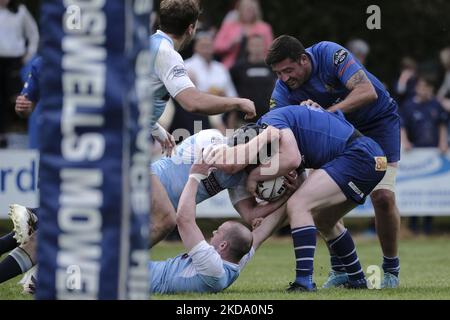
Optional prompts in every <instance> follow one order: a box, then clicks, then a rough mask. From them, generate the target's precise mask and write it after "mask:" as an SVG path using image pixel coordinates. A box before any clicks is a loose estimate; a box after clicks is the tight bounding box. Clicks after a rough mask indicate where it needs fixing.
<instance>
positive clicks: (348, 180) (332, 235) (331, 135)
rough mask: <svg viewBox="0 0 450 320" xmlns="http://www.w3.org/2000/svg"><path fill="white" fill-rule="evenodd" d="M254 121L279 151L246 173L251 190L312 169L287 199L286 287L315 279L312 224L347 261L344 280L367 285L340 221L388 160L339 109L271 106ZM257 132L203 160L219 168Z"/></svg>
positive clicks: (302, 286)
mask: <svg viewBox="0 0 450 320" xmlns="http://www.w3.org/2000/svg"><path fill="white" fill-rule="evenodd" d="M258 124H260V125H264V126H267V129H266V130H264V131H263V133H262V134H264V133H266V134H268V135H272V136H279V146H278V155H274V156H272V158H271V159H270V162H269V163H268V164H266V165H262V166H258V167H257V168H255V169H253V170H252V172H251V173H250V174H249V177H248V179H247V189H248V191H249V192H251V193H252V194H254V193H255V190H256V186H257V182H258V181H265V180H269V179H272V178H273V177H275V176H282V175H285V174H286V173H287V172H290V171H292V170H295V169H297V168H298V167H300V166H302V167H304V168H311V169H316V170H315V171H314V172H313V173H312V174H311V175H310V176H308V178H307V179H306V180H305V182H304V183H303V184H302V185H301V187H300V188H299V189H298V190H297V191H296V192H295V193H294V194H293V195H292V196H291V197H290V198H289V200H288V201H287V204H286V211H287V214H288V217H289V222H290V225H291V233H292V239H293V243H294V251H295V257H296V278H295V281H294V282H293V283H291V284H290V286H289V288H288V291H313V290H315V288H316V286H315V284H314V283H313V261H314V252H315V248H316V226H317V229H318V230H319V231H320V233H321V234H322V236H323V237H324V238H325V239H326V240H327V241H328V244H329V246H330V247H331V248H332V249H333V250H334V252H335V253H336V255H337V256H338V257H339V258H340V259H341V260H342V262H343V264H344V265H345V269H346V272H347V274H348V281H347V282H346V286H347V287H349V288H367V283H366V280H365V276H364V272H363V270H362V268H361V264H360V262H359V259H358V257H357V254H356V250H355V245H354V243H353V240H352V238H351V236H350V234H349V233H348V231H347V230H346V229H345V228H344V227H343V226H342V225H341V224H340V223H338V221H339V219H341V218H342V217H343V216H344V215H345V214H346V213H348V212H349V211H350V210H351V209H353V208H354V207H356V206H357V205H358V204H362V203H364V201H365V198H366V196H367V195H369V194H370V193H371V191H372V190H373V188H374V187H375V186H376V185H377V184H378V183H379V182H380V180H381V179H382V178H383V176H384V174H385V171H386V166H387V162H386V157H385V155H384V152H383V150H382V149H381V147H380V146H379V145H378V144H377V143H376V142H375V141H373V140H372V139H370V138H368V137H364V136H362V135H361V134H360V133H359V132H358V131H357V130H355V129H354V127H353V126H352V125H351V124H350V123H349V122H347V121H346V120H345V119H344V117H343V115H342V113H330V112H326V111H324V110H323V109H322V108H314V107H310V106H305V107H302V108H299V107H298V106H287V107H284V108H279V109H274V110H272V111H270V112H269V113H267V114H266V115H264V116H263V117H261V119H260V120H259V121H258ZM259 137H260V136H258V137H257V138H255V139H252V140H251V141H250V142H248V143H247V144H244V145H238V146H236V147H233V148H222V149H216V150H212V151H211V152H210V153H209V154H208V155H207V157H206V161H207V163H209V164H211V165H213V166H215V167H217V168H221V167H222V164H223V163H229V162H230V159H234V156H235V154H239V153H242V152H246V153H251V150H252V149H254V145H255V144H256V145H257V144H258V143H259V141H258V140H259ZM264 140H265V138H263V139H262V141H264ZM295 145H297V148H295V147H293V146H295ZM246 160H248V159H246ZM245 166H246V164H245V163H244V164H236V169H242V168H243V167H245ZM269 166H270V167H272V168H276V172H273V173H272V174H263V173H264V172H263V170H266V169H267V168H268V167H269Z"/></svg>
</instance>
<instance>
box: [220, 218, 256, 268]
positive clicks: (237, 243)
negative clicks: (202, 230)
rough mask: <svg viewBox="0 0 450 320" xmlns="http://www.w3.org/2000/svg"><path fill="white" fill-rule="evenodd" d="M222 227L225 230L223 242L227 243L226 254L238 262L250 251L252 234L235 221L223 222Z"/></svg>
mask: <svg viewBox="0 0 450 320" xmlns="http://www.w3.org/2000/svg"><path fill="white" fill-rule="evenodd" d="M223 226H224V227H225V228H226V229H225V236H224V238H225V239H224V240H226V241H228V243H229V249H228V250H229V251H228V254H229V256H231V257H232V258H233V260H235V261H238V260H240V259H241V258H242V257H243V256H244V255H246V254H247V253H248V252H249V251H250V249H251V247H252V244H253V234H252V232H251V231H250V230H249V229H248V228H247V227H246V226H244V225H243V224H242V223H239V222H236V221H228V222H225V223H224V224H223Z"/></svg>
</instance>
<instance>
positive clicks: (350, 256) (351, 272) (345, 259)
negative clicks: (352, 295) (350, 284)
mask: <svg viewBox="0 0 450 320" xmlns="http://www.w3.org/2000/svg"><path fill="white" fill-rule="evenodd" d="M328 245H329V246H330V247H331V249H332V250H333V251H334V253H335V254H336V255H337V256H338V258H339V260H340V261H341V263H342V264H343V265H344V267H345V271H346V272H347V274H348V276H349V278H350V280H351V281H358V280H361V279H364V272H363V270H362V267H361V263H360V262H359V258H358V255H357V253H356V248H355V243H354V242H353V239H352V237H351V235H350V233H349V232H348V231H347V229H346V230H344V232H342V234H340V235H339V237H337V238H336V239H334V240H330V241H329V242H328Z"/></svg>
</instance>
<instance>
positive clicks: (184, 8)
mask: <svg viewBox="0 0 450 320" xmlns="http://www.w3.org/2000/svg"><path fill="white" fill-rule="evenodd" d="M199 14H200V9H199V6H198V3H197V1H195V0H163V1H162V2H161V5H160V12H159V19H160V29H159V30H158V31H157V32H156V33H155V34H153V35H152V36H151V37H150V53H151V54H150V56H151V68H152V69H151V76H150V82H151V88H152V90H153V118H152V123H151V125H152V127H153V128H152V136H153V137H154V138H155V139H156V140H157V141H158V142H160V144H161V145H162V147H163V150H164V149H165V150H166V151H167V154H168V155H170V151H171V150H172V148H173V147H174V146H175V144H174V141H173V138H172V136H171V135H170V134H168V133H167V132H166V131H165V130H164V129H163V128H162V127H161V126H160V125H159V124H158V123H157V121H158V119H159V118H160V117H161V115H162V114H163V112H164V109H165V107H166V103H167V101H168V100H169V98H170V97H172V98H173V99H175V100H176V101H177V102H178V103H179V104H180V105H181V107H183V108H184V109H185V110H186V111H189V112H197V113H202V114H210V115H213V114H219V113H223V112H228V111H232V110H239V111H242V112H244V113H245V115H246V118H247V119H251V118H254V117H255V116H256V111H255V105H254V103H253V102H252V101H251V100H248V99H242V98H227V97H219V96H215V95H211V94H207V93H203V92H201V91H199V90H197V89H196V88H195V86H194V84H193V83H192V81H191V80H190V78H189V76H188V73H187V71H186V67H185V65H184V61H183V58H182V57H181V55H180V54H179V53H178V51H180V50H182V49H183V48H184V47H185V46H186V45H188V44H189V43H190V42H191V40H192V39H193V38H194V36H195V32H196V28H197V20H198V16H199ZM152 182H153V181H152ZM156 188H158V186H157V187H156ZM152 190H155V192H156V193H158V189H154V188H153V185H152Z"/></svg>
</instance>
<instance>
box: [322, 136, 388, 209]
mask: <svg viewBox="0 0 450 320" xmlns="http://www.w3.org/2000/svg"><path fill="white" fill-rule="evenodd" d="M386 167H387V161H386V157H385V153H384V152H383V150H382V149H381V147H380V146H379V145H378V144H377V143H376V142H375V141H373V140H372V139H371V138H368V137H360V138H358V139H356V140H354V141H353V142H351V143H349V144H348V145H347V147H346V149H345V150H344V152H343V153H342V154H341V155H340V156H338V157H337V158H336V159H334V160H332V161H330V162H328V163H327V164H325V165H324V166H322V168H321V169H323V170H325V171H326V172H327V173H328V174H329V175H330V177H331V178H332V179H333V180H334V181H335V182H336V183H337V185H338V186H339V187H340V188H341V190H342V192H343V193H344V194H345V196H346V197H347V199H349V200H352V201H354V202H356V203H358V204H363V203H364V201H365V200H366V197H367V196H368V195H369V194H370V193H371V192H372V190H373V189H374V188H375V186H376V185H377V184H378V183H379V182H380V181H381V179H383V177H384V174H385V173H386Z"/></svg>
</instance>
